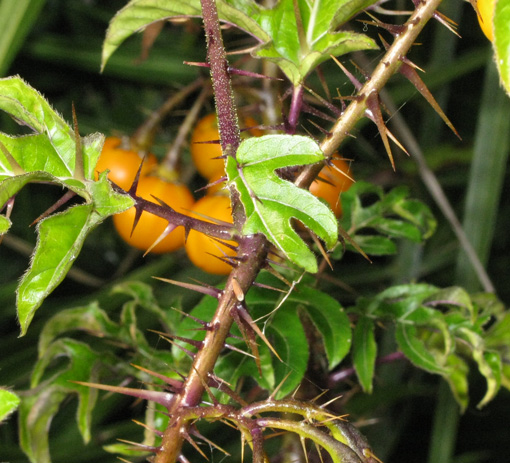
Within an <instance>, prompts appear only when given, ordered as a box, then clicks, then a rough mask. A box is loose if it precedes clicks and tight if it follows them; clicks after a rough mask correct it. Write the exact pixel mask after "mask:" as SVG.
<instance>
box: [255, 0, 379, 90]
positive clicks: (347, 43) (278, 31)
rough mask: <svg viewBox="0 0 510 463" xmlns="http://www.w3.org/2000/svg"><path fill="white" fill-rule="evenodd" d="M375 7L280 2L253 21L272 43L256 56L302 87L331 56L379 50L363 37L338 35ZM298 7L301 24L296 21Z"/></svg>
mask: <svg viewBox="0 0 510 463" xmlns="http://www.w3.org/2000/svg"><path fill="white" fill-rule="evenodd" d="M372 3H373V2H372V1H371V0H368V1H354V2H353V1H349V0H347V1H339V2H338V1H331V0H315V1H311V2H309V1H305V0H296V1H294V0H280V1H279V2H278V3H277V4H276V5H275V7H274V8H272V9H264V8H262V7H260V8H259V11H258V15H257V13H255V15H253V16H252V17H253V18H254V19H255V20H256V21H257V23H258V24H260V26H261V27H262V28H263V29H264V31H265V32H266V34H267V35H268V36H269V37H270V39H271V40H270V41H268V42H267V43H265V44H264V45H261V46H260V47H259V48H258V49H256V50H255V51H254V55H255V56H258V57H261V58H266V59H269V60H270V61H273V62H275V63H276V64H277V65H278V66H279V67H280V68H281V70H282V71H283V72H284V73H285V74H286V76H287V77H288V78H289V80H290V81H291V82H292V83H293V85H294V86H298V85H299V84H301V83H302V82H303V81H304V79H305V78H306V76H307V75H308V74H309V73H310V72H311V71H313V69H315V68H316V67H317V66H318V65H319V64H320V63H322V62H324V61H326V60H328V59H330V56H340V55H344V54H346V53H350V52H353V51H358V50H367V49H377V48H378V47H377V45H376V44H375V42H374V41H373V40H372V39H371V38H369V37H367V36H365V35H363V34H357V33H354V32H350V31H339V32H335V31H334V29H336V27H338V26H340V25H341V24H343V23H344V22H346V21H347V20H348V19H350V17H352V16H353V15H354V14H357V13H359V12H360V11H361V10H363V9H364V8H366V7H367V6H369V5H370V4H372ZM295 6H296V8H297V10H298V11H299V16H300V20H301V21H299V19H298V18H297V17H296V16H297V15H296V10H295V8H294V7H295ZM345 6H347V8H346V9H345V11H344V12H342V10H343V9H344V7H345ZM300 22H301V24H300ZM300 28H302V30H300Z"/></svg>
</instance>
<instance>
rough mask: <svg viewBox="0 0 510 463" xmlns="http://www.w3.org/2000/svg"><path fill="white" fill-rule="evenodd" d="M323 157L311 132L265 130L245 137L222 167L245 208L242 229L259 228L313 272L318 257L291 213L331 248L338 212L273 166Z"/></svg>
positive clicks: (251, 231) (248, 232) (253, 230)
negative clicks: (272, 132) (294, 224)
mask: <svg viewBox="0 0 510 463" xmlns="http://www.w3.org/2000/svg"><path fill="white" fill-rule="evenodd" d="M323 160H324V154H323V153H322V151H321V150H320V149H319V147H318V145H317V144H316V143H315V142H314V141H313V140H312V139H310V138H307V137H303V136H298V135H294V136H291V135H265V136H263V137H258V138H250V139H248V140H244V141H243V142H242V143H241V145H240V147H239V149H238V151H237V156H236V159H234V158H232V157H229V158H228V161H227V169H226V171H227V175H228V179H229V182H230V183H231V184H234V185H235V187H236V189H237V191H238V192H239V195H240V197H241V201H242V203H243V206H244V208H245V212H246V223H245V225H244V228H243V230H242V232H243V234H245V235H251V234H256V233H263V234H264V235H265V236H266V238H267V239H268V240H269V241H270V242H271V243H273V244H274V245H275V246H276V247H277V248H278V249H280V250H281V251H282V252H283V254H284V255H285V256H286V257H287V258H288V259H289V260H290V261H291V262H294V263H295V264H297V265H299V266H300V267H302V268H304V269H305V270H307V271H308V272H310V273H315V272H317V261H316V258H315V256H314V255H313V253H312V251H310V249H309V248H308V246H307V245H306V244H305V242H304V241H303V240H302V239H301V238H300V237H299V235H298V234H297V233H296V231H295V230H294V228H293V227H292V219H294V218H295V219H297V220H299V221H300V222H302V223H303V224H304V225H305V226H307V227H308V228H309V229H310V230H311V231H313V232H314V233H315V234H316V235H317V236H319V238H321V239H323V240H324V241H325V243H326V246H327V247H328V248H331V247H333V245H334V244H335V243H336V241H337V235H338V225H337V222H336V218H335V216H334V214H333V212H332V211H331V210H330V209H329V208H328V207H327V206H326V205H325V204H323V203H322V202H321V201H319V200H318V199H317V198H316V197H315V196H313V195H312V194H311V193H310V192H308V191H305V190H303V189H300V188H298V187H296V186H295V185H293V184H292V183H290V182H288V181H286V180H283V179H281V178H280V177H278V175H277V174H276V173H275V170H276V169H281V168H284V167H290V166H301V165H307V164H314V163H316V162H320V161H323Z"/></svg>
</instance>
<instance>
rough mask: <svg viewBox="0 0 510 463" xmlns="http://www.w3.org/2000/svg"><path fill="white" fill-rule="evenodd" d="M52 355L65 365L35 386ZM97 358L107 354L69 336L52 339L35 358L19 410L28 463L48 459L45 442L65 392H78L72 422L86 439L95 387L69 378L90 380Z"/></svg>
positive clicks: (103, 358) (105, 357) (92, 379)
mask: <svg viewBox="0 0 510 463" xmlns="http://www.w3.org/2000/svg"><path fill="white" fill-rule="evenodd" d="M56 357H65V358H67V360H68V365H67V366H65V367H64V368H62V369H60V370H59V371H57V372H55V373H53V374H52V375H51V377H50V378H49V379H48V380H46V381H45V382H44V387H36V386H38V385H39V383H40V381H41V379H42V377H43V374H44V372H45V370H46V369H47V368H48V366H49V365H50V363H51V362H52V361H53V360H54V358H56ZM100 361H101V362H106V361H107V356H105V355H104V354H103V355H101V356H100V355H99V354H97V353H96V352H94V351H93V350H92V349H91V348H90V347H89V346H87V345H86V344H84V343H81V342H78V341H74V340H72V339H69V338H62V339H59V340H57V341H55V342H54V343H53V344H52V345H51V346H50V347H49V348H48V349H47V350H46V352H45V355H44V356H43V357H41V358H40V359H39V361H38V362H37V364H36V366H35V368H34V372H33V375H32V388H33V389H32V390H31V391H30V392H29V393H27V394H25V395H24V396H23V400H22V401H21V405H20V409H19V432H20V442H21V447H22V449H23V451H24V452H25V453H26V455H27V456H28V458H29V459H30V461H31V462H33V463H50V462H51V458H50V453H49V444H48V433H49V430H50V424H51V421H52V419H53V417H54V416H55V414H56V413H57V411H58V409H59V407H60V405H61V403H62V401H63V400H64V399H65V398H66V397H68V395H69V394H77V395H78V410H77V415H76V421H77V423H78V428H79V430H80V433H81V435H82V437H83V440H84V441H85V442H88V441H89V440H90V422H91V413H92V409H93V408H94V404H95V401H96V398H97V390H96V389H93V388H89V387H85V386H80V385H78V384H75V383H72V382H71V381H94V378H96V377H97V376H96V374H97V370H96V365H97V364H98V363H99V362H100ZM41 386H42V384H41Z"/></svg>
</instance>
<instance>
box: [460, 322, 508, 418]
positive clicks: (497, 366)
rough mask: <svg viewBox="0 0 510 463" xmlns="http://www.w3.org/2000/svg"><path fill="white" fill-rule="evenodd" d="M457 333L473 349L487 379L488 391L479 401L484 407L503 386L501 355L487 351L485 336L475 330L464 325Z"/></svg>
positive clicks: (481, 370) (479, 368) (474, 355)
mask: <svg viewBox="0 0 510 463" xmlns="http://www.w3.org/2000/svg"><path fill="white" fill-rule="evenodd" d="M457 333H458V334H459V335H460V337H461V338H462V339H463V340H464V341H465V342H466V343H467V344H468V345H469V347H470V348H471V349H472V354H473V360H475V362H476V363H477V364H478V370H479V371H480V373H481V374H482V375H483V376H484V377H485V379H486V381H487V392H486V393H485V396H484V397H483V398H482V400H481V401H480V402H479V403H478V408H482V407H483V406H485V405H486V404H487V403H488V402H490V401H491V400H492V399H493V398H494V397H495V396H496V394H497V393H498V391H499V389H500V387H501V371H502V364H501V356H500V355H499V354H498V353H497V352H490V351H486V350H485V342H484V340H483V338H482V337H481V336H479V335H478V334H477V333H475V332H474V331H473V330H470V329H468V328H464V327H463V328H460V329H459V330H457Z"/></svg>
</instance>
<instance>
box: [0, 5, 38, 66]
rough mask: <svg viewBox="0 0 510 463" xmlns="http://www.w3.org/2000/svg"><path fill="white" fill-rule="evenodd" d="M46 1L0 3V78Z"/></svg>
mask: <svg viewBox="0 0 510 463" xmlns="http://www.w3.org/2000/svg"><path fill="white" fill-rule="evenodd" d="M45 3H46V0H19V1H16V2H0V30H1V31H2V34H0V76H3V75H4V74H5V72H6V71H7V70H8V68H9V66H10V64H11V62H12V60H13V59H14V57H15V56H16V53H17V52H18V50H19V49H20V47H21V45H23V42H24V41H25V37H26V36H27V34H28V33H29V31H30V28H31V27H32V25H33V24H34V22H35V21H36V20H37V18H38V17H39V13H40V11H41V8H42V7H43V6H44V4H45Z"/></svg>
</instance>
